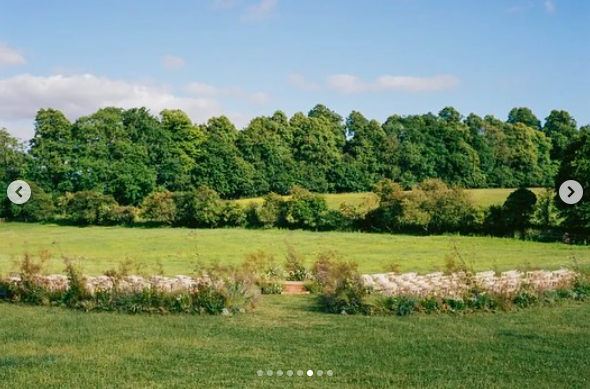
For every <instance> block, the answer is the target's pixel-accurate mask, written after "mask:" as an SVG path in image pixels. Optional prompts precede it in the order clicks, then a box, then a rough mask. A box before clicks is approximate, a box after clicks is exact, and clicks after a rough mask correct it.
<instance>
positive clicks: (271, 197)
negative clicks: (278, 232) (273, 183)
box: [255, 193, 285, 228]
mask: <svg viewBox="0 0 590 389" xmlns="http://www.w3.org/2000/svg"><path fill="white" fill-rule="evenodd" d="M255 213H256V219H257V224H259V225H260V226H262V227H265V228H270V227H280V226H282V225H283V222H284V219H285V215H284V214H285V201H284V200H283V198H282V197H281V196H279V195H278V194H276V193H269V194H268V195H266V196H264V202H263V203H262V205H261V206H260V207H259V208H256V211H255Z"/></svg>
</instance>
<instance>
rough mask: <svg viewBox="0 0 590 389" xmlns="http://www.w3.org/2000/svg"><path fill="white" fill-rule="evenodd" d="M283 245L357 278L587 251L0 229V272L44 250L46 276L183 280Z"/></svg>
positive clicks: (277, 233)
mask: <svg viewBox="0 0 590 389" xmlns="http://www.w3.org/2000/svg"><path fill="white" fill-rule="evenodd" d="M286 243H289V244H291V245H293V246H294V247H295V248H296V249H297V250H298V251H299V252H300V253H302V254H304V255H306V256H307V261H308V263H311V262H312V261H313V260H314V257H315V255H316V254H317V253H319V252H321V251H328V250H333V251H334V250H335V251H338V252H339V253H340V254H341V256H342V257H343V258H344V259H345V260H350V261H354V262H357V263H358V264H359V267H360V270H361V271H363V272H380V271H383V270H384V269H385V268H386V267H387V266H388V265H391V264H397V265H399V267H400V270H402V271H419V272H427V271H437V270H443V269H444V264H445V262H444V260H445V257H447V256H448V255H450V254H451V253H452V252H453V247H454V246H456V247H457V248H458V249H459V252H460V253H461V254H462V256H463V257H464V258H465V259H467V260H468V262H469V263H470V264H473V266H474V268H475V269H476V270H489V269H497V270H508V269H515V268H525V267H534V268H544V269H555V268H559V267H561V266H568V265H571V263H572V262H571V258H572V257H575V258H576V260H577V261H578V263H579V264H581V265H584V266H590V247H588V246H568V245H564V244H560V243H538V242H525V241H520V240H516V239H504V238H490V237H465V236H453V235H448V236H444V235H443V236H411V235H390V234H372V233H358V232H310V231H289V230H277V229H273V230H247V229H238V228H235V229H213V230H191V229H185V228H153V229H149V228H125V227H85V228H80V227H64V226H58V225H42V224H25V223H4V224H0V272H2V273H5V274H6V273H7V272H9V271H11V270H12V261H11V258H14V257H15V256H18V255H22V254H23V253H25V252H29V253H31V254H33V255H37V254H38V253H39V252H40V251H42V250H49V252H50V253H51V254H52V260H51V262H50V268H49V270H50V271H52V272H61V271H62V270H63V268H64V265H63V262H62V259H61V258H62V256H67V257H69V258H79V259H80V262H81V264H82V266H83V270H84V271H85V272H87V273H89V274H101V273H103V272H104V271H106V270H109V269H114V268H117V267H118V266H119V264H120V263H121V262H123V261H124V260H126V259H129V260H132V261H135V262H138V263H141V264H142V265H143V269H142V271H143V272H146V273H152V272H154V271H155V270H156V269H157V264H158V262H160V263H161V264H162V265H163V267H164V271H165V273H166V274H169V275H175V274H188V275H190V274H191V272H192V270H193V269H194V267H195V265H196V263H197V262H201V263H212V262H219V263H231V264H237V263H240V262H242V261H243V260H244V258H245V256H246V254H248V253H252V252H255V251H257V250H265V251H267V252H271V253H274V254H275V255H276V258H277V259H278V260H279V261H283V256H284V253H285V251H286Z"/></svg>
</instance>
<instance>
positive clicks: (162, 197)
mask: <svg viewBox="0 0 590 389" xmlns="http://www.w3.org/2000/svg"><path fill="white" fill-rule="evenodd" d="M141 216H142V218H144V219H145V220H147V221H151V222H155V223H162V224H168V225H171V224H172V223H174V220H175V218H176V204H175V203H174V194H173V193H172V192H168V191H166V192H153V193H151V194H150V195H149V196H147V197H146V198H145V199H144V200H143V203H142V206H141Z"/></svg>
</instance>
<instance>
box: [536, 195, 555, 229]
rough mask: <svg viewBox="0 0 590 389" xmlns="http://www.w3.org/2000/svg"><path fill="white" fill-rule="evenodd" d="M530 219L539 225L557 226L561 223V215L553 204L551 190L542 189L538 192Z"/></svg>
mask: <svg viewBox="0 0 590 389" xmlns="http://www.w3.org/2000/svg"><path fill="white" fill-rule="evenodd" d="M531 221H532V223H533V224H534V225H537V226H540V227H557V226H559V225H560V224H561V215H560V212H559V209H557V205H556V204H555V192H554V191H553V190H551V189H544V190H543V191H541V193H539V195H538V196H537V203H536V204H535V209H534V211H533V215H532V218H531Z"/></svg>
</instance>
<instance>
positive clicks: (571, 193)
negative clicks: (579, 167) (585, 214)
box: [567, 186, 576, 197]
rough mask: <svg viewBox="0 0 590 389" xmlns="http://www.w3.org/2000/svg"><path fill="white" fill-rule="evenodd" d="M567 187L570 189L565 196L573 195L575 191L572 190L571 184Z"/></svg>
mask: <svg viewBox="0 0 590 389" xmlns="http://www.w3.org/2000/svg"><path fill="white" fill-rule="evenodd" d="M567 188H568V189H569V190H570V194H568V195H567V197H572V195H573V194H574V193H576V191H575V190H573V189H572V187H571V186H568V187H567Z"/></svg>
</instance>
